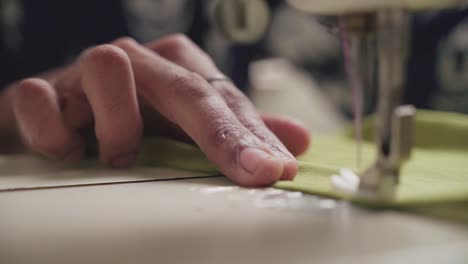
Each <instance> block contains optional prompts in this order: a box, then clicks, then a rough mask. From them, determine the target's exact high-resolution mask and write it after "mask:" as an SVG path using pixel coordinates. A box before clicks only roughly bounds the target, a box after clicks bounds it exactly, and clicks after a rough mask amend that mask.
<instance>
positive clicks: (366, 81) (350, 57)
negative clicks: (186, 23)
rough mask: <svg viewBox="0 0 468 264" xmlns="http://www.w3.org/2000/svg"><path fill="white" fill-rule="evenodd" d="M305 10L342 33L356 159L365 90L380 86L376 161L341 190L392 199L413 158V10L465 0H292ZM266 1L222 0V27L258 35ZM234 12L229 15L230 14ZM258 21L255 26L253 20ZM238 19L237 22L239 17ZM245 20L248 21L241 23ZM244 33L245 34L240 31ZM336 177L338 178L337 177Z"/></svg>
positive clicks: (241, 38)
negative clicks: (409, 67)
mask: <svg viewBox="0 0 468 264" xmlns="http://www.w3.org/2000/svg"><path fill="white" fill-rule="evenodd" d="M288 3H289V4H290V5H291V6H293V7H294V8H297V9H299V10H301V11H304V12H307V13H310V14H313V15H319V16H321V17H324V19H323V21H326V22H325V24H327V25H328V26H330V27H332V28H335V29H338V30H337V31H338V32H339V33H340V37H341V41H342V46H343V51H344V57H345V58H344V59H345V64H346V65H345V68H346V70H347V74H348V76H349V79H350V84H351V87H352V88H351V89H352V90H353V91H352V94H353V96H352V97H353V98H352V100H353V112H354V124H355V137H356V142H357V147H356V149H357V153H356V163H357V166H356V167H359V164H360V144H361V141H362V106H363V93H364V92H366V91H371V90H377V91H378V96H377V109H376V126H375V136H376V137H375V138H376V139H375V142H376V147H377V153H378V154H377V158H376V161H375V162H374V164H373V165H372V166H370V167H369V168H367V169H366V170H364V171H362V172H360V173H358V176H353V175H351V176H350V175H349V174H348V175H347V176H346V177H354V178H353V179H351V180H349V181H347V182H348V183H347V184H348V185H352V186H343V182H344V181H339V180H337V181H333V184H334V186H335V187H336V189H338V190H339V191H343V192H348V193H351V194H352V195H357V196H361V197H365V198H371V199H391V197H392V196H393V194H394V192H395V188H396V186H397V184H398V180H399V174H400V169H401V167H402V166H403V164H404V163H405V162H406V161H407V160H408V159H409V158H410V155H411V149H412V141H413V140H412V134H413V133H412V130H413V117H414V115H415V108H414V107H413V106H411V105H401V95H402V93H403V88H404V86H405V81H406V76H405V73H406V61H407V57H408V54H409V52H410V51H409V49H408V43H409V39H410V37H411V36H410V22H411V12H413V11H420V10H430V9H443V8H453V7H456V6H460V5H461V4H462V1H460V0H445V1H441V0H347V1H340V0H336V1H332V0H288ZM266 7H267V5H266V4H265V3H263V4H262V1H259V0H255V1H244V0H238V1H219V8H217V9H216V10H218V12H216V13H217V14H218V16H217V17H218V21H220V26H219V27H220V28H221V29H222V31H223V32H225V34H226V35H227V36H228V37H230V38H231V39H232V40H234V41H237V42H248V41H254V40H256V39H258V38H259V37H260V35H261V32H262V31H261V30H260V29H261V28H263V29H266V25H267V22H266V21H267V20H268V18H269V15H268V10H267V8H266ZM228 13H229V14H230V15H229V16H227V14H228ZM254 20H255V21H257V22H258V23H257V24H256V26H253V24H255V23H252V21H254ZM236 21H237V22H236ZM241 21H245V22H243V23H241ZM240 33H242V34H240ZM246 36H248V37H246ZM333 179H336V178H333Z"/></svg>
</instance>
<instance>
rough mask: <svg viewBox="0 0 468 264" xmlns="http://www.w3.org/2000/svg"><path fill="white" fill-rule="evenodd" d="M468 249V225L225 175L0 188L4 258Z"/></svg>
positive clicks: (402, 256)
mask: <svg viewBox="0 0 468 264" xmlns="http://www.w3.org/2000/svg"><path fill="white" fill-rule="evenodd" d="M11 171H12V170H10V172H11ZM62 173H66V171H65V172H63V171H62ZM75 173H76V171H75ZM100 173H102V171H100ZM179 173H180V174H183V173H184V172H179ZM1 176H2V175H0V177H1ZM88 176H92V175H88ZM158 177H159V176H158ZM163 178H164V177H163ZM467 249H468V228H467V227H466V226H458V225H454V224H450V223H445V222H441V221H438V220H434V219H428V218H423V217H419V216H415V215H410V214H407V213H400V212H395V211H369V210H366V209H362V208H358V207H356V206H353V205H350V204H348V203H346V202H336V201H333V200H328V199H322V198H318V197H315V196H310V195H302V194H300V193H294V192H293V193H291V192H285V191H280V190H275V189H271V188H266V189H256V190H248V189H242V188H238V187H236V186H233V185H232V184H231V183H230V182H229V181H228V180H226V179H225V178H223V177H214V178H204V179H188V180H180V179H179V180H164V181H155V182H143V183H126V184H112V185H100V186H83V187H68V188H51V189H41V190H24V191H7V192H0V263H2V264H3V263H5V264H10V263H48V264H50V263H468V250H467Z"/></svg>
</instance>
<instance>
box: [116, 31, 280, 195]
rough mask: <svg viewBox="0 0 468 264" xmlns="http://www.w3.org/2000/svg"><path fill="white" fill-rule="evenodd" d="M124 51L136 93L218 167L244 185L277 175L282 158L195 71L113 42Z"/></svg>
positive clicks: (269, 181)
mask: <svg viewBox="0 0 468 264" xmlns="http://www.w3.org/2000/svg"><path fill="white" fill-rule="evenodd" d="M117 45H119V46H120V47H122V48H123V49H124V50H125V51H126V52H127V54H129V56H130V59H131V62H132V66H133V69H134V71H135V79H136V81H137V86H138V89H139V93H141V95H142V96H143V97H144V98H145V99H146V100H147V101H148V102H150V103H151V105H152V106H153V107H154V108H155V109H157V110H158V111H159V112H160V113H161V114H162V115H164V116H165V117H166V118H167V119H169V120H170V121H172V122H174V123H175V124H178V125H179V126H180V127H181V128H182V129H183V130H184V131H185V132H186V133H187V134H188V135H189V136H190V137H192V138H193V139H194V141H195V142H196V143H197V144H198V145H199V146H200V148H201V149H202V150H203V151H204V152H205V154H206V155H207V157H208V158H209V159H210V160H211V161H213V162H214V163H215V164H216V165H217V166H218V167H219V168H220V170H221V171H222V172H223V173H224V174H225V175H226V176H228V177H230V178H231V179H232V180H233V181H235V182H236V183H238V184H240V185H245V186H264V185H269V184H272V183H274V182H275V181H277V180H279V178H280V176H281V174H282V172H283V164H282V162H281V160H280V159H278V158H277V157H275V155H274V153H273V152H274V150H272V149H269V148H268V146H266V145H265V144H263V143H262V142H261V141H260V140H259V139H258V138H257V137H256V136H255V135H253V134H252V133H251V132H250V131H249V130H248V129H247V128H245V126H243V125H242V124H241V123H240V122H239V120H238V119H237V118H236V117H235V115H234V114H233V113H232V111H231V110H230V109H229V108H228V107H227V105H226V104H225V102H224V100H223V99H222V98H221V97H220V96H219V94H218V93H216V91H214V90H213V88H212V87H211V86H210V85H208V83H207V82H206V81H205V80H204V79H203V78H201V77H200V76H199V75H197V74H195V73H192V72H189V71H187V70H186V69H184V68H182V67H180V66H178V65H176V64H174V63H171V62H169V61H167V60H166V59H164V58H162V57H160V56H158V55H157V54H155V53H154V52H152V51H151V50H149V49H147V48H145V47H143V46H141V45H139V44H137V43H136V42H134V41H131V40H128V39H127V40H124V41H123V42H122V41H121V42H120V43H117Z"/></svg>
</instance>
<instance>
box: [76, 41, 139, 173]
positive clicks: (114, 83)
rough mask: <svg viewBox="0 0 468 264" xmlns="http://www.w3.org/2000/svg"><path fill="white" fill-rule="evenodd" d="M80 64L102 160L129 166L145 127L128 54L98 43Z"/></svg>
mask: <svg viewBox="0 0 468 264" xmlns="http://www.w3.org/2000/svg"><path fill="white" fill-rule="evenodd" d="M79 67H80V71H81V74H82V76H81V84H82V87H83V90H84V93H85V94H86V97H87V98H88V100H89V103H90V105H91V108H92V111H93V114H94V119H95V133H96V137H97V139H98V142H99V152H100V153H99V154H100V159H101V161H102V162H104V163H105V164H108V165H109V166H112V167H115V168H125V167H128V166H130V165H131V164H132V163H133V162H134V160H135V158H136V154H137V151H138V147H139V144H140V141H141V136H142V131H143V128H142V121H141V116H140V112H139V106H138V101H137V95H136V88H135V82H134V76H133V70H132V66H131V63H130V60H129V58H128V56H127V54H126V53H125V52H124V51H123V50H122V49H120V48H118V47H116V46H113V45H101V46H97V47H95V48H91V49H89V50H87V51H86V52H85V53H84V54H83V55H82V57H81V58H80V60H79Z"/></svg>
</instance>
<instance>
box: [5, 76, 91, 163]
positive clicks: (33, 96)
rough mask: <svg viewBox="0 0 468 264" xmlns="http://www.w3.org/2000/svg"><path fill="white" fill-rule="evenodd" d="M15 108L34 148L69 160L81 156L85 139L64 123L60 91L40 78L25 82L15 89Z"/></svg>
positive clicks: (71, 160)
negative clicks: (58, 95) (59, 98)
mask: <svg viewBox="0 0 468 264" xmlns="http://www.w3.org/2000/svg"><path fill="white" fill-rule="evenodd" d="M14 111H15V116H16V119H17V121H18V126H19V129H20V131H21V134H22V137H23V139H24V141H25V143H26V144H27V145H28V146H29V147H30V148H31V149H33V150H35V151H37V152H39V153H41V154H43V155H45V156H47V157H49V158H53V159H61V160H65V161H69V162H74V161H79V160H80V159H81V158H82V156H83V152H84V147H85V146H84V142H83V139H82V138H81V137H80V136H79V135H78V134H77V133H76V132H74V131H73V130H72V129H70V128H68V127H67V126H66V125H65V122H64V120H63V117H62V114H61V112H60V106H59V102H58V99H57V94H56V93H55V91H54V89H53V88H52V87H51V85H50V84H49V83H48V82H46V81H44V80H42V79H37V78H31V79H26V80H24V81H22V82H21V83H20V84H19V85H18V86H17V88H16V94H15V97H14Z"/></svg>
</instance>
